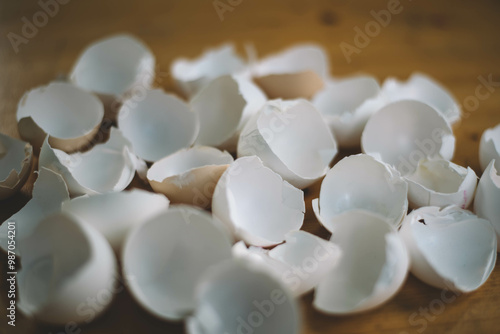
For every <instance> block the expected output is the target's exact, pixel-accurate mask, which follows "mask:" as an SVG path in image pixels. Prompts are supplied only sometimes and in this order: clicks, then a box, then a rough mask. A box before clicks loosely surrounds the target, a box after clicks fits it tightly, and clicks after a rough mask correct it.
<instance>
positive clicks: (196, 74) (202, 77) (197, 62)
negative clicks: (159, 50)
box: [170, 44, 246, 97]
mask: <svg viewBox="0 0 500 334" xmlns="http://www.w3.org/2000/svg"><path fill="white" fill-rule="evenodd" d="M245 66H246V64H245V61H244V60H243V59H242V58H240V56H238V55H237V54H236V51H235V50H234V45H232V44H223V45H221V46H219V47H217V48H213V49H209V50H207V51H205V52H204V53H203V54H202V55H201V56H200V57H198V58H196V59H193V60H190V59H186V58H178V59H175V60H174V62H173V63H172V66H171V67H170V71H171V72H172V76H173V78H174V80H175V82H176V83H177V85H178V86H179V88H180V89H181V90H182V91H183V93H184V94H185V95H186V96H187V97H192V96H194V95H195V94H196V93H198V92H199V91H200V90H201V89H202V88H203V87H204V86H206V85H207V84H208V83H209V82H211V81H212V80H214V79H216V78H218V77H220V76H223V75H228V74H233V73H237V72H240V71H243V70H244V69H245Z"/></svg>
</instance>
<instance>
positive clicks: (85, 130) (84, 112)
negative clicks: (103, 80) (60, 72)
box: [16, 82, 104, 152]
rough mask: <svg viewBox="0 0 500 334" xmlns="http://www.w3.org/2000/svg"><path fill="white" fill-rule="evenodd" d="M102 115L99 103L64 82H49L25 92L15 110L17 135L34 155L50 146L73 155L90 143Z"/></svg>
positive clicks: (91, 96) (102, 109)
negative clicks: (31, 147)
mask: <svg viewBox="0 0 500 334" xmlns="http://www.w3.org/2000/svg"><path fill="white" fill-rule="evenodd" d="M103 116H104V107H103V105H102V103H101V101H100V100H99V99H98V98H97V97H96V96H94V95H93V94H91V93H89V92H87V91H85V90H83V89H81V88H79V87H77V86H75V85H73V84H71V83H66V82H52V83H50V84H48V85H47V86H41V87H37V88H34V89H32V90H30V91H29V92H27V93H25V94H24V95H23V97H22V98H21V100H20V101H19V104H18V107H17V116H16V117H17V122H18V128H19V133H20V134H21V137H22V138H23V139H25V140H26V141H29V142H30V143H31V145H33V148H34V149H35V151H37V152H38V150H39V149H40V147H41V146H42V144H43V141H44V139H45V137H46V136H47V135H49V142H50V144H51V145H52V146H53V147H54V148H57V149H60V150H63V151H65V152H73V151H76V150H79V149H81V148H84V147H86V146H88V145H90V144H91V140H92V139H93V138H94V136H95V135H96V133H97V132H98V130H99V126H100V124H101V121H102V119H103Z"/></svg>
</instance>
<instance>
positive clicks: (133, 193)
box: [62, 189, 169, 254]
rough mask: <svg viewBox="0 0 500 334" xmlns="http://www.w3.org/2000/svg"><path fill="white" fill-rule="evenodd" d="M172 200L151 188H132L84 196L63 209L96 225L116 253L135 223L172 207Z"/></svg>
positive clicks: (68, 202) (64, 204) (71, 201)
mask: <svg viewBox="0 0 500 334" xmlns="http://www.w3.org/2000/svg"><path fill="white" fill-rule="evenodd" d="M168 205H169V201H168V199H167V198H166V197H165V196H163V195H159V194H153V193H151V192H149V191H145V190H140V189H132V190H130V191H123V192H114V193H107V194H97V195H92V196H88V195H85V196H80V197H77V198H74V199H72V200H70V201H66V202H64V203H63V204H62V211H63V212H67V213H70V214H72V215H74V216H76V217H78V218H79V219H80V221H82V222H84V223H86V224H89V225H92V226H93V227H94V228H95V229H96V230H98V231H99V232H101V233H102V234H103V235H104V237H105V238H106V239H107V240H108V242H109V244H110V245H111V247H112V248H113V250H114V251H115V253H116V254H119V253H120V252H121V248H122V244H123V241H124V239H125V236H126V234H127V233H128V232H129V231H130V230H131V229H132V228H134V227H135V226H137V225H140V224H142V223H143V222H145V221H147V220H149V219H151V218H152V217H154V216H156V215H157V214H159V213H160V212H162V211H164V210H166V209H167V208H168Z"/></svg>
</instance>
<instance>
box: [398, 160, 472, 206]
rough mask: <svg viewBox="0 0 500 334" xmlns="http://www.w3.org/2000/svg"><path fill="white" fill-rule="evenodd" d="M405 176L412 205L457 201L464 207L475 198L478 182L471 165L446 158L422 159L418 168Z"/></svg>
mask: <svg viewBox="0 0 500 334" xmlns="http://www.w3.org/2000/svg"><path fill="white" fill-rule="evenodd" d="M405 180H406V182H408V199H409V202H410V206H411V207H412V208H419V207H422V206H439V207H445V206H448V205H451V204H454V205H457V206H460V207H461V208H462V209H465V208H467V207H468V206H469V205H470V204H471V202H472V200H473V199H474V192H475V191H476V185H477V176H476V173H474V171H473V170H472V169H471V168H470V167H467V168H464V167H461V166H459V165H457V164H454V163H453V162H450V161H447V160H443V159H430V160H429V159H422V160H420V162H419V163H418V166H417V169H416V170H415V172H413V173H412V174H410V175H408V176H406V177H405Z"/></svg>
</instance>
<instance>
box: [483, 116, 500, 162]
mask: <svg viewBox="0 0 500 334" xmlns="http://www.w3.org/2000/svg"><path fill="white" fill-rule="evenodd" d="M493 159H495V161H496V165H495V168H496V170H500V124H498V125H497V126H495V127H494V128H491V129H486V130H485V131H484V132H483V135H482V136H481V143H480V144H479V162H480V163H481V169H482V170H483V171H484V170H485V169H486V167H488V165H489V164H490V161H491V160H493Z"/></svg>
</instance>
